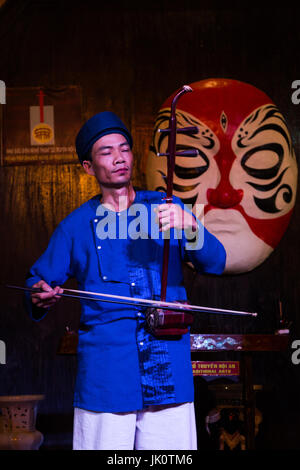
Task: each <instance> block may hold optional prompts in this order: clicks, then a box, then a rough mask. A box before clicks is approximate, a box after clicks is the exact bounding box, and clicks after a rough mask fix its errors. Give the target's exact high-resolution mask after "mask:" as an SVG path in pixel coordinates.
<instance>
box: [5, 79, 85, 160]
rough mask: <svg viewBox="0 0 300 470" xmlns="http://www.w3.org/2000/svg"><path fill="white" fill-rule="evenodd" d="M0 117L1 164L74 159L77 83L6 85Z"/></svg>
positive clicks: (78, 108) (78, 111) (79, 118)
mask: <svg viewBox="0 0 300 470" xmlns="http://www.w3.org/2000/svg"><path fill="white" fill-rule="evenodd" d="M0 119H1V146H0V151H1V164H2V165H4V166H7V165H25V164H64V163H76V164H77V163H78V158H77V155H76V149H75V138H76V135H77V132H78V130H79V128H80V127H81V125H82V115H81V89H80V87H78V86H66V87H60V88H56V89H49V88H43V87H27V88H7V89H6V104H3V105H1V115H0Z"/></svg>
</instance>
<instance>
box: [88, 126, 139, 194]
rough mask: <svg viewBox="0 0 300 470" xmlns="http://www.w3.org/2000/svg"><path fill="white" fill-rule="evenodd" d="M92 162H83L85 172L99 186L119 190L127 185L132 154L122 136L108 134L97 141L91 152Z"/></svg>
mask: <svg viewBox="0 0 300 470" xmlns="http://www.w3.org/2000/svg"><path fill="white" fill-rule="evenodd" d="M91 156H92V161H89V160H85V161H84V162H83V167H84V169H85V171H86V172H87V173H88V174H89V175H92V176H95V177H96V179H97V181H98V183H99V185H100V186H102V187H107V188H109V187H110V188H120V187H122V186H126V185H128V184H129V182H130V180H131V175H132V168H133V154H132V151H131V148H130V145H129V144H128V142H127V140H126V139H125V137H124V136H123V135H122V134H108V135H105V136H103V137H101V138H100V139H99V140H97V141H96V142H95V143H94V145H93V147H92V151H91Z"/></svg>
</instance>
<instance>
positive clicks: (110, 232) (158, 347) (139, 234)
mask: <svg viewBox="0 0 300 470" xmlns="http://www.w3.org/2000/svg"><path fill="white" fill-rule="evenodd" d="M162 197H163V194H162V193H160V192H154V191H137V192H136V197H135V200H134V203H133V204H132V205H131V206H130V207H129V209H127V210H125V211H122V212H120V213H116V212H112V211H109V210H108V209H106V208H104V206H102V205H101V204H100V197H99V195H98V196H95V197H94V198H92V199H90V200H89V201H87V202H86V203H84V204H83V205H82V206H80V207H79V208H78V209H76V210H75V211H73V212H72V213H71V214H70V215H68V216H67V217H66V218H65V219H64V220H63V221H62V222H61V223H60V224H59V225H58V227H57V228H56V230H55V231H54V233H53V235H52V237H51V239H50V242H49V245H48V247H47V249H46V251H45V252H44V253H43V254H42V256H41V257H40V258H39V259H38V260H37V261H36V263H35V264H34V265H33V266H32V268H31V270H30V274H29V277H28V279H27V280H26V285H27V286H30V287H31V286H32V285H33V284H34V283H36V282H38V281H39V280H41V279H43V280H45V281H46V282H47V283H48V284H49V285H51V286H52V287H54V286H56V285H63V284H64V282H65V281H66V280H67V279H68V278H76V279H77V283H78V289H80V290H85V291H94V292H101V293H108V294H118V295H122V296H128V297H141V298H147V299H159V298H160V287H161V271H162V259H163V256H162V253H163V235H162V233H159V232H158V228H157V225H156V224H155V222H154V212H153V208H154V207H155V206H157V205H158V204H161V203H162ZM174 202H175V203H178V204H180V205H181V206H183V204H182V202H181V201H180V200H179V199H178V198H174ZM199 226H200V230H199V233H200V237H199V238H198V240H197V242H196V243H194V242H193V241H191V240H189V239H187V236H186V235H185V233H184V231H178V230H174V229H172V230H171V231H170V258H169V274H168V288H167V300H168V301H185V300H186V298H187V297H186V291H185V288H184V285H183V274H182V261H183V259H185V258H186V259H188V260H189V261H191V262H192V263H193V265H194V266H195V268H196V269H197V271H198V272H205V273H215V274H221V273H222V272H223V270H224V266H225V258H226V253H225V250H224V247H223V245H222V244H221V243H220V242H219V241H218V240H217V239H216V238H215V237H214V236H213V235H212V234H210V233H209V232H208V231H207V230H206V229H205V228H204V227H203V226H201V225H199ZM201 234H202V235H203V240H202V237H201ZM202 242H203V243H202ZM81 304H82V305H81V307H82V313H81V320H80V329H79V343H78V351H77V357H78V365H77V368H78V370H77V378H76V385H75V393H74V406H76V407H79V408H83V409H86V410H91V411H106V412H126V411H133V410H140V409H144V408H145V407H147V406H149V405H153V404H169V403H183V402H187V401H193V399H194V387H193V374H192V367H191V356H190V336H189V333H187V334H184V335H182V336H181V337H179V338H178V337H176V339H174V338H171V339H158V338H156V337H154V336H153V335H152V334H150V333H149V332H148V331H147V330H146V328H145V315H144V310H143V309H142V308H141V307H137V306H130V305H120V304H114V303H104V302H101V301H99V302H98V301H93V300H82V301H81ZM45 314H46V312H45V313H44V315H45Z"/></svg>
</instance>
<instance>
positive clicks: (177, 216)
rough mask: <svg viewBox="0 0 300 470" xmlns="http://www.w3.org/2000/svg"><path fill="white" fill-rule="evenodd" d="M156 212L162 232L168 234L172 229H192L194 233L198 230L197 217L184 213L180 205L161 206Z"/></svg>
mask: <svg viewBox="0 0 300 470" xmlns="http://www.w3.org/2000/svg"><path fill="white" fill-rule="evenodd" d="M154 211H155V212H156V216H157V217H156V222H157V223H158V224H159V230H160V231H161V232H166V231H167V230H169V229H171V228H177V229H184V230H186V229H190V230H192V231H194V232H196V231H197V229H198V225H197V222H196V219H195V217H194V216H193V215H192V214H190V213H189V212H187V211H184V210H183V209H182V208H181V207H180V205H179V204H173V203H172V204H171V203H169V204H160V205H159V206H157V208H155V209H154Z"/></svg>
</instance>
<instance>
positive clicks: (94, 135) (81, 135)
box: [76, 111, 132, 163]
mask: <svg viewBox="0 0 300 470" xmlns="http://www.w3.org/2000/svg"><path fill="white" fill-rule="evenodd" d="M108 134H122V135H123V136H124V137H125V139H126V140H127V142H128V144H129V145H130V148H132V136H131V134H130V132H129V131H128V129H127V128H126V126H125V125H124V124H123V122H122V121H121V119H120V118H118V116H117V115H116V114H114V113H112V112H110V111H103V112H102V113H98V114H95V116H93V117H91V118H90V119H89V120H88V121H87V122H86V123H85V124H84V125H83V126H82V128H81V129H80V131H79V132H78V134H77V137H76V152H77V155H78V158H79V160H80V163H82V162H83V160H85V159H86V158H87V153H88V152H89V150H90V149H91V148H92V146H93V145H94V143H95V142H96V141H97V140H98V139H100V138H101V137H103V136H104V135H108Z"/></svg>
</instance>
